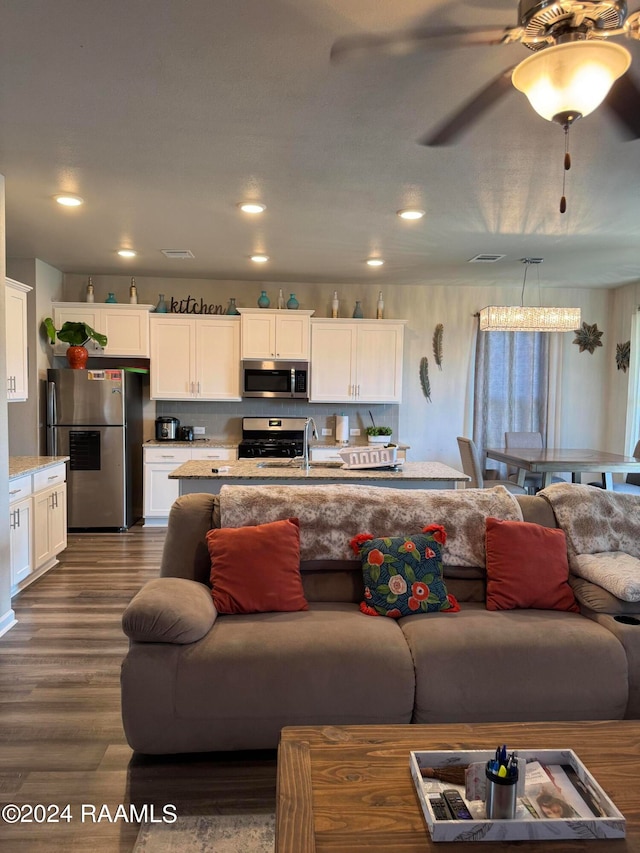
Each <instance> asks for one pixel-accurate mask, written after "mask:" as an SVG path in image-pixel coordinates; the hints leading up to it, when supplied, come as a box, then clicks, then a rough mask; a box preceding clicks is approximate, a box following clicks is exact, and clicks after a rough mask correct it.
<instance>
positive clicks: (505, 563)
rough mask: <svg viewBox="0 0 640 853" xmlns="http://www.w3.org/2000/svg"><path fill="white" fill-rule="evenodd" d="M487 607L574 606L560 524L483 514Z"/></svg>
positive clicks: (553, 608) (557, 607)
mask: <svg viewBox="0 0 640 853" xmlns="http://www.w3.org/2000/svg"><path fill="white" fill-rule="evenodd" d="M486 550H487V610H512V609H513V608H515V607H531V608H535V609H538V610H573V611H577V610H578V609H579V608H578V605H577V603H576V600H575V596H574V594H573V590H572V589H571V587H570V586H569V583H568V581H569V563H568V561H567V545H566V541H565V536H564V533H563V532H562V530H554V529H551V528H549V527H542V526H541V525H539V524H532V523H531V522H528V521H500V520H499V519H497V518H488V519H487V533H486Z"/></svg>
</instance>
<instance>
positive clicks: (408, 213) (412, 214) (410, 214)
mask: <svg viewBox="0 0 640 853" xmlns="http://www.w3.org/2000/svg"><path fill="white" fill-rule="evenodd" d="M397 213H398V216H399V217H400V219H422V217H423V216H424V210H418V209H417V208H407V209H406V210H398V211H397Z"/></svg>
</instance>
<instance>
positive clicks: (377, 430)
mask: <svg viewBox="0 0 640 853" xmlns="http://www.w3.org/2000/svg"><path fill="white" fill-rule="evenodd" d="M392 432H393V430H392V429H391V427H388V426H370V427H367V435H391V433H392Z"/></svg>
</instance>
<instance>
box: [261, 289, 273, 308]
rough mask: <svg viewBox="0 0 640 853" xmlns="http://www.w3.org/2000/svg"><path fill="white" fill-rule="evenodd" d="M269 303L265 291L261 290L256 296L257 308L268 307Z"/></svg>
mask: <svg viewBox="0 0 640 853" xmlns="http://www.w3.org/2000/svg"><path fill="white" fill-rule="evenodd" d="M269 305H271V300H270V299H269V297H268V296H267V291H266V290H262V291H261V292H260V296H259V297H258V308H268V307H269Z"/></svg>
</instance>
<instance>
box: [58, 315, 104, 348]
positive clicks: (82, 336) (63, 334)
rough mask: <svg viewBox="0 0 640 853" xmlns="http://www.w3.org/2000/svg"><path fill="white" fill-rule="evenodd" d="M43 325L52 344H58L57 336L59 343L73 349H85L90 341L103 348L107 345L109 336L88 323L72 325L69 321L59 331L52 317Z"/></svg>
mask: <svg viewBox="0 0 640 853" xmlns="http://www.w3.org/2000/svg"><path fill="white" fill-rule="evenodd" d="M42 324H43V326H44V328H45V331H46V333H47V336H48V338H49V340H50V341H51V343H52V344H54V343H55V342H56V335H57V337H58V340H59V341H62V342H63V343H65V344H69V345H70V346H72V347H83V346H84V345H85V344H86V343H87V342H88V341H90V340H91V341H95V342H96V343H97V344H99V345H100V346H101V347H104V346H106V345H107V336H106V335H102V334H100V332H96V331H95V329H92V328H91V326H89V325H88V324H87V323H72V322H71V321H70V320H67V321H66V323H63V324H62V326H61V327H60V328H59V329H56V327H55V326H54V325H53V320H52V319H51V317H46V318H45V319H44V320H43V321H42Z"/></svg>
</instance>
